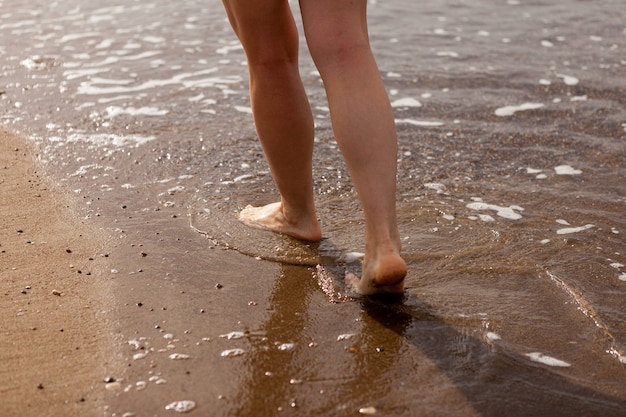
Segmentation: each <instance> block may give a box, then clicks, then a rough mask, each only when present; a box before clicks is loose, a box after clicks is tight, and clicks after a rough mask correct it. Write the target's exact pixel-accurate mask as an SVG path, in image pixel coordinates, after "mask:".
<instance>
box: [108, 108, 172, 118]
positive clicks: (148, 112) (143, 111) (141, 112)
mask: <svg viewBox="0 0 626 417" xmlns="http://www.w3.org/2000/svg"><path fill="white" fill-rule="evenodd" d="M106 112H107V117H108V118H110V119H112V118H114V117H116V116H120V115H124V114H128V115H130V116H164V115H166V114H167V113H169V111H168V110H159V109H158V108H156V107H139V108H135V107H119V106H108V107H107V108H106Z"/></svg>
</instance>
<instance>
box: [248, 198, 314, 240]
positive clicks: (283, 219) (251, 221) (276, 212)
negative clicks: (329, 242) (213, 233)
mask: <svg viewBox="0 0 626 417" xmlns="http://www.w3.org/2000/svg"><path fill="white" fill-rule="evenodd" d="M239 220H240V221H242V222H243V223H244V224H246V225H248V226H250V227H255V228H257V229H263V230H269V231H272V232H277V233H283V234H285V235H289V236H291V237H295V238H296V239H301V240H307V241H310V242H317V241H318V240H320V239H321V238H322V230H321V228H320V225H319V223H318V222H317V218H316V217H315V216H312V218H311V216H302V217H301V218H295V219H291V218H287V216H286V215H285V213H284V209H283V205H282V203H280V202H278V203H271V204H268V205H266V206H263V207H252V206H248V207H246V208H244V209H243V210H241V212H240V213H239Z"/></svg>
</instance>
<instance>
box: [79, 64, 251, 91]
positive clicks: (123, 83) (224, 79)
mask: <svg viewBox="0 0 626 417" xmlns="http://www.w3.org/2000/svg"><path fill="white" fill-rule="evenodd" d="M217 70H218V69H217V68H209V69H206V70H202V71H196V72H186V73H181V74H177V75H174V76H173V77H172V78H165V79H155V80H148V81H145V82H143V83H141V84H139V85H128V84H130V83H132V82H133V80H104V79H102V78H94V79H92V80H90V81H89V82H83V83H81V84H80V85H79V86H78V89H77V91H76V94H85V95H103V94H123V93H136V92H138V91H144V90H150V89H152V88H158V87H164V86H168V85H176V84H180V85H182V86H183V87H186V88H192V87H198V88H202V87H219V86H222V87H223V86H224V85H226V84H233V83H239V82H241V77H240V76H238V75H237V76H228V75H227V76H221V77H219V76H218V77H208V78H199V79H198V78H194V77H199V76H205V75H208V74H212V73H215V72H216V71H217ZM190 78H194V79H190ZM101 84H106V85H110V84H114V85H115V86H114V87H109V86H107V87H102V86H99V85H101Z"/></svg>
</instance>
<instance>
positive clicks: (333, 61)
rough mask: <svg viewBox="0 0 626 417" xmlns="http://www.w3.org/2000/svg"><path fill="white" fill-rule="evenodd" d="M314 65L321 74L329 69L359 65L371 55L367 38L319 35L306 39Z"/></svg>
mask: <svg viewBox="0 0 626 417" xmlns="http://www.w3.org/2000/svg"><path fill="white" fill-rule="evenodd" d="M307 43H308V46H309V51H310V52H311V56H312V58H313V61H314V62H315V65H316V66H317V67H318V69H319V71H320V72H321V73H323V72H324V71H325V70H326V69H329V68H331V67H344V66H352V65H359V63H360V61H362V59H363V58H364V57H367V56H369V55H370V54H371V49H370V45H369V41H368V39H367V37H363V36H341V35H339V36H332V35H330V34H319V35H316V36H313V37H311V38H307Z"/></svg>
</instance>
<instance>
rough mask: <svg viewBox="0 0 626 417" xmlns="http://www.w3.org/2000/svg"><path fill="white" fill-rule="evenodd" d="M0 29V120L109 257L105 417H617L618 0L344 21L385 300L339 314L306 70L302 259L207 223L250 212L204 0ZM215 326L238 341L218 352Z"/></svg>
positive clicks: (331, 173) (425, 9)
mask: <svg viewBox="0 0 626 417" xmlns="http://www.w3.org/2000/svg"><path fill="white" fill-rule="evenodd" d="M294 7H297V6H296V5H295V4H294ZM0 11H1V12H0V36H2V39H4V40H5V42H2V46H1V47H0V57H1V58H2V62H3V64H2V66H1V69H0V70H1V72H2V80H3V84H2V86H0V105H1V106H2V115H1V116H0V120H2V123H3V124H4V126H5V127H6V128H8V129H10V130H13V131H16V132H18V133H22V134H23V135H24V136H26V137H28V138H30V139H31V140H33V141H34V142H36V143H37V145H38V147H39V149H40V155H39V158H40V161H41V163H42V165H43V166H44V167H45V169H46V171H47V172H48V173H49V174H50V175H51V176H53V178H55V179H56V180H57V181H58V182H59V183H60V184H62V185H63V186H64V187H66V188H67V189H69V190H71V191H72V192H73V193H74V194H75V195H76V199H75V200H76V205H77V212H78V213H79V214H80V215H81V216H83V217H84V218H85V219H88V220H89V221H92V222H94V223H95V224H98V225H101V226H102V227H105V228H107V229H108V230H110V231H111V234H112V235H114V236H117V237H119V238H120V239H119V241H120V242H121V243H120V249H119V250H118V251H116V252H113V253H112V254H111V255H112V256H111V257H112V259H114V260H116V262H119V266H117V267H116V271H121V272H119V273H116V274H113V275H112V276H113V277H115V278H110V280H111V285H112V286H113V287H114V288H115V289H116V291H117V292H116V293H117V294H118V297H119V299H118V300H117V303H116V304H117V306H116V310H115V314H117V316H118V317H119V319H120V322H121V323H124V324H123V325H122V330H120V337H122V338H123V339H125V340H131V341H133V343H131V344H129V345H128V346H127V347H124V349H129V351H128V352H127V353H128V357H129V361H130V362H131V364H132V366H131V367H129V369H128V370H127V371H126V376H125V378H126V380H125V381H124V383H123V384H122V387H123V389H122V390H121V392H119V393H117V394H116V395H115V397H114V398H112V399H111V404H112V406H111V410H114V411H112V412H111V414H112V415H113V414H116V413H117V414H116V415H122V413H123V412H125V411H134V412H139V411H145V413H147V414H150V413H151V414H160V413H163V412H165V407H166V406H168V405H172V404H189V403H178V402H179V401H194V403H195V408H194V410H192V411H191V413H196V412H200V410H209V409H210V410H215V412H214V413H213V414H214V415H251V414H257V415H273V414H274V413H275V412H276V410H279V409H281V410H282V412H283V414H295V413H296V412H297V413H298V414H313V413H321V414H324V413H326V414H327V413H329V410H334V411H333V412H332V413H333V415H354V414H355V413H358V412H359V410H361V413H362V414H368V413H376V414H383V415H439V414H445V415H459V416H460V415H463V416H467V415H500V414H501V412H502V410H504V409H506V410H507V414H508V415H537V414H540V413H544V414H546V413H547V414H555V415H556V414H572V413H577V415H597V414H602V415H619V414H620V411H621V409H620V407H623V406H624V403H625V402H626V391H625V388H624V387H625V386H626V383H625V382H626V376H625V375H624V364H625V363H626V324H625V323H626V313H625V309H624V294H625V291H626V266H624V265H626V256H625V251H626V245H625V243H624V237H623V236H624V233H625V230H626V217H625V216H624V213H626V207H625V206H626V190H625V188H624V178H625V177H626V144H625V139H626V110H625V109H626V99H625V97H626V86H625V85H624V77H623V73H624V69H625V67H626V60H624V51H623V44H624V26H623V22H624V20H625V19H626V15H625V13H626V11H625V10H624V8H623V7H621V4H620V2H619V1H613V0H602V1H596V2H580V1H575V0H568V1H561V2H552V3H550V2H548V3H545V2H544V3H541V2H539V3H537V2H535V3H532V4H529V3H528V2H524V1H517V0H507V1H505V0H503V1H497V2H494V1H487V0H467V1H446V0H441V1H437V2H429V3H428V4H424V3H418V2H413V1H409V0H394V1H385V2H376V1H370V22H371V34H372V45H373V47H374V49H375V52H376V54H377V56H378V59H379V64H380V66H381V71H382V75H383V77H384V79H385V83H386V86H387V87H388V91H389V95H390V98H391V102H392V106H393V108H394V113H395V115H396V122H397V127H398V135H399V148H400V152H399V155H398V161H399V178H398V180H399V192H398V197H399V199H398V215H399V221H400V229H401V233H402V236H403V247H404V253H405V257H406V259H407V261H408V263H409V268H410V272H409V276H408V281H407V293H406V294H405V298H404V299H403V300H401V302H399V303H389V302H387V303H384V302H381V301H379V300H369V299H361V298H357V299H352V298H350V297H349V296H346V295H345V294H343V286H342V282H341V281H342V280H341V277H342V275H343V272H344V271H345V269H346V268H358V262H357V263H355V259H358V256H359V254H360V253H362V252H364V249H363V247H361V246H360V245H361V243H360V242H362V240H363V239H362V235H363V222H362V216H361V212H360V208H359V206H358V203H357V201H356V198H355V195H354V191H353V189H352V185H351V183H350V180H349V176H348V174H347V172H346V169H345V167H344V165H343V162H342V160H341V158H340V156H339V154H338V150H337V146H336V144H335V142H334V140H333V138H332V131H331V130H330V120H329V112H328V107H327V103H326V102H325V99H324V94H323V87H322V84H321V81H320V79H319V75H318V74H317V72H316V71H315V69H314V67H313V65H312V63H311V60H310V59H309V58H308V57H307V56H306V54H303V56H302V62H301V67H302V74H303V79H304V81H305V83H306V85H307V89H308V92H309V95H310V98H311V105H312V109H313V112H314V116H315V120H316V128H317V130H316V134H317V137H316V149H315V178H316V184H315V185H316V192H317V204H318V207H319V216H320V218H321V222H322V224H323V227H324V233H325V238H326V239H325V241H324V242H323V244H322V245H320V246H315V245H313V246H311V245H309V246H307V245H302V244H300V243H297V242H291V241H289V240H285V239H283V238H280V237H264V236H265V235H263V234H262V233H261V234H256V233H255V232H252V231H248V230H247V229H246V228H240V227H239V226H238V225H237V223H236V222H235V221H234V220H233V219H234V217H235V215H236V213H237V211H238V210H239V209H240V208H241V207H243V206H244V205H246V204H248V203H253V204H261V203H267V202H271V201H273V200H274V199H275V198H276V192H275V189H274V186H273V184H272V181H271V177H270V175H269V170H268V168H267V165H266V164H265V162H264V160H263V156H262V153H261V149H260V146H259V145H258V143H257V141H256V138H255V135H254V130H253V126H252V118H251V115H250V107H249V103H248V95H247V75H246V68H245V63H244V62H243V61H244V56H243V52H242V50H241V47H240V45H239V43H238V42H237V40H236V39H235V38H234V36H233V34H232V32H231V30H230V28H229V27H228V24H227V22H226V20H225V16H224V13H223V10H222V8H221V5H220V3H219V2H218V1H215V0H203V1H198V0H194V1H186V2H183V3H167V2H164V1H161V0H154V1H151V2H146V1H132V2H116V1H111V2H107V3H106V4H102V3H101V2H100V3H98V4H95V3H89V2H84V1H81V0H67V1H64V2H60V3H59V2H57V3H54V2H53V3H44V2H34V3H33V2H31V3H29V4H28V6H25V5H23V4H22V3H21V2H18V1H15V0H0ZM303 46H304V45H303ZM303 51H305V49H304V48H303ZM190 224H191V227H190ZM196 231H200V232H202V233H204V235H203V234H199V233H196ZM207 237H209V238H211V239H207ZM139 243H140V244H141V245H142V248H143V249H144V250H145V251H146V253H149V256H148V257H147V261H146V260H143V261H141V262H143V264H141V265H140V266H137V265H136V263H137V262H138V261H136V259H135V258H132V256H129V255H128V253H127V252H128V247H132V248H136V246H131V244H132V245H136V244H139ZM224 248H226V249H227V250H223V249H224ZM232 249H236V250H232ZM133 250H134V249H133ZM237 250H239V252H238V251H237ZM135 252H136V251H135ZM135 252H133V254H136V253H135ZM241 253H243V254H245V255H242V254H241ZM249 255H252V256H249ZM255 257H259V258H261V259H271V260H278V261H280V262H281V264H273V263H270V262H266V261H263V260H257V259H255ZM315 264H320V268H318V269H315V268H311V266H314V265H315ZM140 268H141V269H140ZM138 271H142V272H141V273H139V272H138ZM107 279H109V278H107ZM251 283H252V285H251ZM139 298H140V299H141V300H142V301H141V304H142V305H144V306H148V305H152V307H151V308H152V310H151V309H150V308H143V307H142V308H141V309H138V307H137V304H138V302H137V300H138V299H139ZM166 307H169V308H166ZM137 311H139V312H137ZM199 312H200V313H199ZM155 326H159V327H158V329H157V328H156V327H155ZM166 329H167V332H166V333H164V334H165V335H171V336H172V337H168V338H167V339H165V338H163V334H161V330H163V331H165V330H166ZM187 330H189V332H186V331H187ZM232 332H239V333H237V334H240V333H241V334H244V337H242V338H237V339H231V338H220V337H219V336H220V335H226V334H229V333H232ZM137 335H139V336H137ZM142 338H143V339H142ZM338 339H339V340H338ZM177 349H182V350H184V352H183V351H180V352H179V351H175V350H177ZM137 350H139V351H140V352H137ZM223 352H230V353H229V354H228V355H225V356H224V357H222V356H221V354H222V353H223ZM172 353H180V354H185V355H189V358H188V359H186V360H182V361H172V360H170V359H168V355H170V354H172ZM137 354H140V356H141V358H139V357H138V358H139V359H136V360H135V359H133V358H134V357H135V355H137ZM206 375H209V377H208V378H207V377H206ZM156 381H167V383H157V382H156ZM152 382H154V383H152ZM165 397H167V398H166V399H167V400H166V401H162V402H163V403H162V404H161V401H160V400H161V399H162V398H163V399H165ZM156 398H158V399H159V401H154V399H156ZM133 407H140V409H141V410H137V409H133ZM172 407H173V408H175V406H172ZM416 410H417V411H416ZM562 410H564V411H562ZM575 410H576V411H575Z"/></svg>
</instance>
